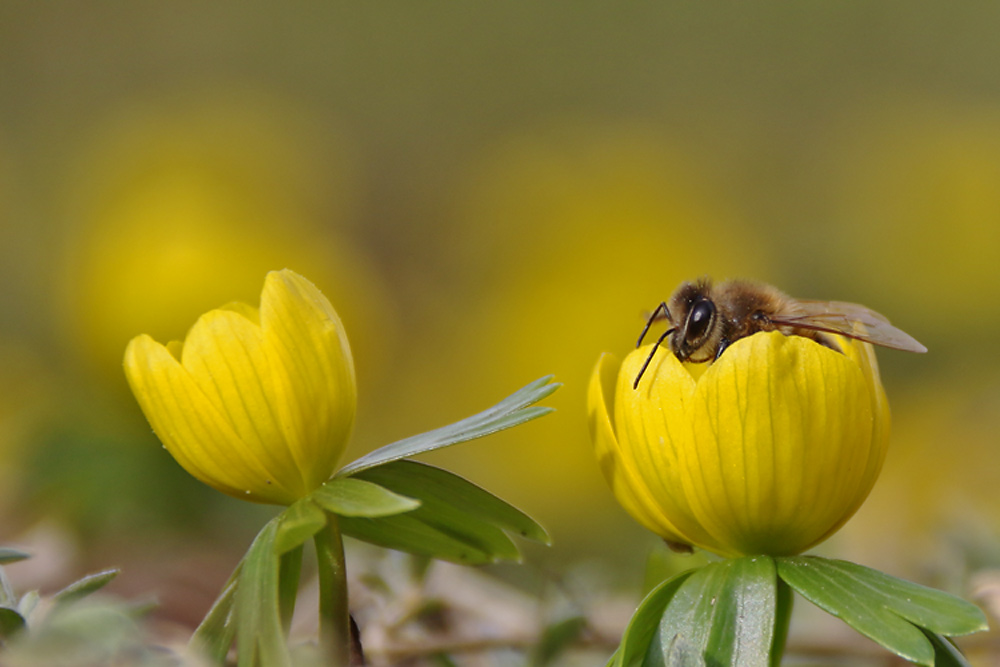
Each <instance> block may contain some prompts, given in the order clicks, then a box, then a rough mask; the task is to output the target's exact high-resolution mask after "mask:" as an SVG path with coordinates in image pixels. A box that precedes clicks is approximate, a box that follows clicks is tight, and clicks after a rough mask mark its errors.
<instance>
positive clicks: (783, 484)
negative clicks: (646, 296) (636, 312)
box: [588, 332, 889, 556]
mask: <svg viewBox="0 0 1000 667" xmlns="http://www.w3.org/2000/svg"><path fill="white" fill-rule="evenodd" d="M840 344H841V346H842V348H843V349H844V353H843V354H841V353H839V352H835V351H833V350H831V349H829V348H827V347H824V346H822V345H819V344H817V343H815V342H813V341H812V340H809V339H806V338H803V337H800V336H784V335H782V334H781V333H778V332H770V333H759V334H755V335H753V336H749V337H747V338H743V339H740V340H738V341H737V342H736V343H734V344H733V345H731V346H730V347H729V348H728V349H727V350H726V352H725V354H723V355H722V356H721V357H720V358H719V360H718V361H716V362H715V363H713V364H711V365H708V366H706V365H705V364H681V363H680V362H678V361H677V358H676V357H675V356H674V355H673V354H671V353H670V352H669V351H666V350H661V351H659V352H658V353H657V355H656V358H655V361H654V363H653V364H652V365H651V366H650V368H649V370H647V372H646V374H645V375H644V376H643V381H642V383H641V384H640V385H639V388H638V389H637V390H633V389H632V382H633V381H634V379H635V377H636V374H637V373H638V372H639V368H640V367H641V365H642V363H643V361H644V360H645V358H646V356H647V355H648V354H649V352H650V347H649V346H645V347H643V348H640V349H638V350H636V351H634V352H632V353H631V354H630V355H629V356H628V357H626V359H625V361H624V363H622V364H620V365H619V364H618V362H617V361H616V360H615V359H614V358H613V357H612V356H610V355H607V354H606V355H604V356H602V357H601V359H600V361H599V362H598V364H597V368H596V369H595V371H594V374H593V376H592V378H591V383H590V389H589V393H588V407H589V415H590V430H591V434H592V437H593V440H594V446H595V449H596V453H597V457H598V460H599V463H600V467H601V470H602V471H603V473H604V476H605V478H606V479H607V481H608V483H609V484H610V485H611V488H612V490H613V491H614V494H615V496H616V497H617V498H618V501H619V502H620V503H621V505H622V506H623V507H624V508H625V509H626V510H627V511H628V512H629V513H630V514H631V515H632V516H633V517H634V518H635V519H636V520H637V521H639V523H641V524H642V525H644V526H645V527H646V528H648V529H650V530H652V531H653V532H655V533H657V534H658V535H660V536H662V537H663V538H664V539H666V540H667V541H669V542H672V543H678V544H689V545H693V546H697V547H701V548H703V549H707V550H709V551H713V552H715V553H718V554H721V555H725V556H735V555H750V554H768V555H788V554H796V553H800V552H802V551H804V550H806V549H808V548H810V547H812V546H814V545H815V544H818V543H819V542H821V541H823V540H824V539H826V538H827V537H829V536H830V535H832V534H833V533H834V532H835V531H836V530H837V529H838V528H840V526H842V525H843V524H844V522H846V521H847V520H848V519H849V518H850V517H851V515H852V514H854V512H855V511H856V510H857V509H858V507H860V505H861V503H862V502H863V501H864V499H865V498H866V497H867V495H868V492H869V491H870V490H871V488H872V485H873V484H874V483H875V479H876V477H877V476H878V473H879V470H880V469H881V467H882V461H883V460H884V458H885V453H886V446H887V443H888V435H889V406H888V402H887V400H886V397H885V392H884V390H883V388H882V384H881V381H880V379H879V373H878V365H877V363H876V361H875V354H874V351H873V350H872V348H871V346H870V345H868V344H866V343H860V342H857V341H853V340H848V339H840Z"/></svg>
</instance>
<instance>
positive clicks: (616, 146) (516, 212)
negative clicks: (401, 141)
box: [407, 119, 766, 542]
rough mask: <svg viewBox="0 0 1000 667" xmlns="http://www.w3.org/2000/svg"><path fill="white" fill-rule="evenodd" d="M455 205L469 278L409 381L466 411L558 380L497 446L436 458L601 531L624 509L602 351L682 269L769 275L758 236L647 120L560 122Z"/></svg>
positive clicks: (555, 519)
mask: <svg viewBox="0 0 1000 667" xmlns="http://www.w3.org/2000/svg"><path fill="white" fill-rule="evenodd" d="M456 211H457V214H456V229H455V232H454V243H455V248H456V253H455V257H454V258H453V259H454V261H456V262H457V263H458V266H457V267H456V268H455V270H456V271H457V272H458V275H460V276H461V280H457V281H455V283H456V286H455V288H454V291H453V293H452V294H451V295H450V299H451V301H452V303H451V304H450V305H448V306H442V307H441V308H440V310H439V315H440V316H439V317H438V319H437V322H436V327H435V329H434V333H433V336H434V338H435V340H436V341H438V342H435V341H428V342H427V343H423V342H421V343H420V346H421V347H425V346H426V348H427V350H428V351H427V352H426V353H422V354H420V355H417V356H414V358H413V363H415V364H418V365H419V368H417V369H415V370H413V371H411V372H409V373H407V376H408V377H410V378H420V388H421V392H419V393H420V394H421V395H423V396H427V397H429V398H432V399H436V398H437V397H438V396H440V395H445V396H453V397H454V400H453V402H452V403H451V405H456V404H458V405H467V406H468V407H467V408H466V411H471V410H473V409H476V408H480V409H481V408H482V407H485V406H486V405H489V403H490V401H491V400H496V399H497V398H499V397H500V396H501V395H502V392H503V391H504V390H513V389H514V388H516V387H518V386H521V385H523V384H525V383H527V382H528V381H530V380H533V379H535V378H537V377H540V376H542V375H545V374H548V373H554V374H555V376H556V379H557V380H558V381H560V382H563V383H564V384H565V387H564V388H563V389H562V390H560V391H559V392H557V393H556V394H555V395H554V396H553V397H552V399H551V400H550V401H547V403H549V404H551V405H553V406H555V407H556V408H557V409H558V411H557V412H556V413H555V414H554V415H552V416H550V417H546V418H545V419H542V420H540V421H539V422H537V423H533V424H530V425H528V426H526V427H524V428H523V429H515V431H513V432H510V433H504V434H501V435H500V436H498V440H499V441H501V443H502V444H493V445H488V446H485V447H476V446H470V447H467V448H461V449H459V448H456V450H452V451H451V452H449V453H447V454H444V455H442V456H443V457H452V458H450V459H449V462H455V461H457V460H459V459H461V460H463V461H467V462H469V463H477V464H479V465H480V466H482V470H481V474H477V477H476V481H481V482H484V483H486V485H487V487H489V488H496V489H497V490H498V491H500V492H501V493H502V492H504V491H505V490H506V489H510V490H511V491H510V493H509V494H508V495H509V497H511V498H512V499H515V500H516V499H523V500H524V502H525V509H527V510H528V511H530V512H534V513H535V514H536V516H537V517H538V518H540V519H541V520H542V521H543V522H545V523H547V524H549V525H561V526H565V527H566V531H567V533H570V532H573V531H575V532H576V533H577V536H578V537H581V538H583V539H588V540H606V538H607V534H604V535H603V536H600V535H599V533H598V532H595V530H596V529H597V525H596V523H595V522H596V521H598V520H599V518H600V517H599V516H598V514H595V512H597V511H598V510H600V511H601V512H604V515H603V516H604V517H609V516H613V517H615V518H617V517H622V515H621V513H620V512H618V510H617V509H613V508H612V506H613V504H614V501H613V499H612V497H611V494H610V493H609V492H608V490H607V489H606V488H605V485H604V483H603V481H602V480H601V478H600V474H599V472H598V467H597V464H596V462H595V461H594V458H593V454H592V451H591V447H590V441H589V436H588V434H587V427H586V410H585V394H586V391H585V389H586V385H587V378H588V375H589V373H590V370H591V367H592V363H593V359H594V358H595V357H596V355H597V354H599V353H600V352H602V351H604V350H613V351H615V352H618V353H624V352H625V351H627V350H628V349H630V348H631V347H632V346H633V345H634V342H635V339H636V337H637V335H638V333H639V331H640V329H641V328H642V325H643V323H644V320H643V311H644V310H646V311H651V310H652V309H653V308H654V307H655V306H656V304H658V303H659V302H660V301H661V300H664V299H666V298H668V297H669V295H670V293H671V292H672V291H673V289H674V288H675V287H676V285H677V284H678V283H679V282H680V281H681V280H684V279H689V278H696V277H698V276H699V275H703V274H714V275H716V276H718V277H725V276H734V275H737V276H738V275H756V276H758V277H760V276H761V275H762V274H761V271H762V270H763V269H764V268H766V261H765V259H764V258H765V254H766V251H765V250H764V248H763V244H761V243H758V242H756V241H755V240H754V238H753V236H752V235H751V234H750V232H749V230H747V229H746V228H745V227H743V226H742V225H741V224H740V221H739V220H738V219H737V218H736V217H735V216H734V215H733V214H732V213H731V212H730V211H729V210H727V206H726V202H725V199H724V198H723V197H721V196H718V195H715V194H714V193H712V192H711V188H710V187H708V186H707V185H706V184H705V182H704V181H703V180H702V179H701V178H700V176H699V173H698V168H697V167H696V166H695V162H694V161H693V160H691V159H690V158H688V157H687V156H685V155H684V154H683V153H682V152H681V151H678V150H677V149H676V148H674V147H673V146H672V144H671V142H670V141H669V140H668V139H667V138H665V137H664V136H663V135H662V134H660V133H659V132H658V131H655V130H653V129H652V128H651V127H649V126H645V125H631V124H617V123H604V122H598V121H594V122H584V121H574V120H567V119H561V120H559V121H556V122H553V123H552V124H551V125H546V126H544V127H539V128H535V129H533V130H531V131H526V132H524V133H523V134H520V135H516V136H510V137H507V138H506V139H505V140H503V141H500V142H498V143H497V145H495V146H494V147H492V148H491V149H490V150H487V151H486V152H485V153H484V155H483V156H482V159H481V162H480V164H479V165H478V166H476V167H474V168H473V169H471V170H470V173H469V176H468V179H467V182H466V183H465V185H464V188H460V190H459V193H458V194H457V195H456ZM764 277H766V276H764ZM442 342H443V343H446V344H445V345H444V347H443V348H442V347H441V343H442ZM436 347H437V348H440V349H435V348H436ZM430 350H434V351H430ZM431 387H432V389H431ZM416 389H417V386H416V385H412V386H410V387H409V390H410V391H411V392H415V391H416ZM413 395H417V394H416V393H414V394H413ZM445 404H446V405H448V404H449V403H448V402H445ZM420 409H421V410H422V411H433V410H435V409H439V408H437V406H436V405H433V404H431V401H430V400H425V401H424V402H423V403H421V404H420ZM452 416H454V413H453V415H452ZM497 452H502V454H499V455H498V454H497ZM478 472H479V471H477V473H478ZM567 537H568V535H567V534H566V533H564V534H562V535H556V540H557V542H558V541H559V540H562V539H566V538H567Z"/></svg>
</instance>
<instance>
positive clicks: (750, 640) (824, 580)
mask: <svg viewBox="0 0 1000 667" xmlns="http://www.w3.org/2000/svg"><path fill="white" fill-rule="evenodd" d="M788 587H790V588H791V589H792V590H794V591H795V592H797V593H798V594H799V595H801V596H802V597H804V598H805V599H807V600H809V601H810V602H813V603H814V604H816V605H817V606H818V607H820V608H822V609H824V610H825V611H827V612H829V613H831V614H833V615H834V616H837V617H838V618H841V619H843V620H844V621H845V622H846V623H847V624H848V625H850V626H851V627H853V628H854V629H855V630H857V631H858V632H860V633H861V634H863V635H865V636H867V637H869V638H871V639H873V640H874V641H876V642H878V643H879V644H881V645H882V646H884V647H885V648H886V649H888V650H889V651H892V652H893V653H895V654H896V655H898V656H900V657H902V658H904V659H906V660H909V661H910V662H913V663H916V664H919V665H927V666H928V667H930V666H936V667H953V666H954V667H959V666H966V665H967V664H968V663H967V662H966V661H965V658H964V657H963V656H962V655H961V653H960V652H959V651H958V650H957V649H956V648H955V646H954V645H953V644H952V643H951V642H950V641H949V640H948V637H953V636H960V635H966V634H970V633H973V632H978V631H981V630H985V629H986V627H987V624H986V618H985V616H984V615H983V613H982V611H980V609H979V608H978V607H976V606H975V605H973V604H971V603H969V602H966V601H964V600H961V599H959V598H957V597H955V596H953V595H949V594H947V593H943V592H941V591H937V590H934V589H931V588H927V587H926V586H920V585H918V584H913V583H910V582H907V581H903V580H901V579H896V578H895V577H890V576H889V575H887V574H883V573H881V572H878V571H876V570H872V569H870V568H866V567H863V566H861V565H856V564H854V563H848V562H846V561H840V560H830V559H825V558H818V557H813V556H792V557H780V558H772V557H770V556H753V557H750V556H748V557H743V558H735V559H730V560H725V561H721V562H716V563H711V564H709V565H706V566H704V567H702V568H700V569H696V570H689V571H687V572H684V573H681V574H679V575H677V576H675V577H673V578H671V579H668V580H667V581H665V582H663V583H662V584H660V585H659V586H658V587H657V588H655V589H654V590H653V591H652V592H650V593H649V595H647V596H646V598H645V599H644V600H643V601H642V603H641V604H640V605H639V608H638V609H637V610H636V613H635V614H634V615H633V617H632V620H631V622H630V623H629V625H628V628H627V629H626V631H625V634H624V636H623V637H622V641H621V644H620V646H619V648H618V651H617V652H616V653H615V655H614V656H612V659H611V662H609V667H636V666H639V665H648V666H651V667H668V666H674V665H684V666H696V667H697V666H699V665H712V666H713V667H717V666H718V667H721V666H724V665H733V666H735V665H741V666H749V667H754V666H759V667H768V666H769V665H776V664H778V661H779V660H780V657H781V651H782V648H783V645H784V639H785V637H784V633H785V631H786V630H787V620H788V613H789V610H790V604H791V597H790V595H788V594H787V588H788Z"/></svg>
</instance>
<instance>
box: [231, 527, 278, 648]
mask: <svg viewBox="0 0 1000 667" xmlns="http://www.w3.org/2000/svg"><path fill="white" fill-rule="evenodd" d="M280 520H281V517H280V515H279V516H278V517H275V518H274V519H272V520H271V521H269V522H268V523H267V525H266V526H264V528H263V529H262V530H261V531H260V533H258V534H257V538H256V539H255V540H254V541H253V544H251V545H250V549H249V550H248V551H247V553H246V556H245V557H244V561H243V569H242V571H241V572H240V583H239V586H238V587H237V589H236V600H235V608H234V612H235V614H236V648H237V665H238V666H239V667H253V666H254V665H267V666H268V667H271V666H272V665H273V666H274V667H288V666H290V665H291V660H292V658H291V655H290V654H289V651H288V645H287V643H286V641H285V637H284V633H283V632H282V627H281V612H280V609H279V602H278V552H277V549H276V548H275V546H276V542H277V535H278V525H279V522H280Z"/></svg>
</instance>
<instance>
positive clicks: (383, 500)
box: [310, 477, 420, 517]
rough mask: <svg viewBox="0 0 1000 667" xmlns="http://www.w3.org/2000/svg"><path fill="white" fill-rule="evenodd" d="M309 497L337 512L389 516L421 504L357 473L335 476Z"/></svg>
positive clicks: (339, 513) (342, 514)
mask: <svg viewBox="0 0 1000 667" xmlns="http://www.w3.org/2000/svg"><path fill="white" fill-rule="evenodd" d="M310 497H311V498H312V499H313V500H314V501H316V503H317V504H319V505H320V506H321V507H323V508H324V509H327V510H329V511H331V512H333V513H334V514H338V515H340V516H363V517H382V516H391V515H393V514H402V513H403V512H409V511H411V510H414V509H416V508H417V507H419V506H420V501H419V500H414V499H413V498H408V497H406V496H404V495H400V494H398V493H393V492H392V491H390V490H388V489H386V488H385V487H384V486H379V485H378V484H377V483H372V482H371V481H365V480H363V479H358V478H356V477H335V478H334V479H331V480H330V481H329V482H327V483H326V484H324V485H323V486H321V487H319V488H318V489H316V490H315V491H313V493H312V496H310Z"/></svg>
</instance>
